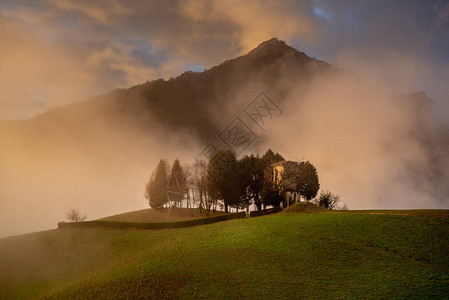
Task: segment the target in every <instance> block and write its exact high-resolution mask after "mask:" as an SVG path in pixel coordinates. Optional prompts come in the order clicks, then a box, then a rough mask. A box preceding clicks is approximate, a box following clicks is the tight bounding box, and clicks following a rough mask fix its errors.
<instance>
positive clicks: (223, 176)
mask: <svg viewBox="0 0 449 300" xmlns="http://www.w3.org/2000/svg"><path fill="white" fill-rule="evenodd" d="M207 171H208V183H209V186H208V188H209V195H210V196H211V197H213V198H215V199H222V200H223V202H224V207H225V212H228V207H229V206H236V205H238V202H239V201H240V186H241V184H240V182H239V179H240V171H239V168H238V164H237V157H236V155H235V154H234V152H232V151H231V150H219V151H217V152H215V153H214V155H212V157H211V158H210V160H209V165H208V170H207Z"/></svg>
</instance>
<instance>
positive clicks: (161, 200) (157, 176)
mask: <svg viewBox="0 0 449 300" xmlns="http://www.w3.org/2000/svg"><path fill="white" fill-rule="evenodd" d="M167 181H168V175H167V162H166V161H165V160H163V159H161V160H160V161H159V164H158V165H157V167H156V169H155V170H154V171H153V173H152V174H151V178H150V180H149V181H148V183H147V184H146V186H145V198H146V199H148V201H149V203H150V206H151V207H152V208H154V209H161V208H162V207H163V205H164V204H166V203H167V202H168V198H167Z"/></svg>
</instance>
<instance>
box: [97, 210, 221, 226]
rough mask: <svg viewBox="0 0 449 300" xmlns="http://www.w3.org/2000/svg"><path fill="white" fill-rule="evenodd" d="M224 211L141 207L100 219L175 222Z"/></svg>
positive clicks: (217, 214)
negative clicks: (140, 208)
mask: <svg viewBox="0 0 449 300" xmlns="http://www.w3.org/2000/svg"><path fill="white" fill-rule="evenodd" d="M223 214H224V212H221V211H216V212H212V211H210V212H206V211H205V210H202V211H201V212H200V210H199V209H198V208H195V209H190V208H172V209H171V210H169V209H168V208H164V209H163V210H162V211H159V210H155V209H152V208H147V209H142V210H138V211H132V212H127V213H123V214H118V215H113V216H110V217H106V218H103V219H99V220H101V221H117V222H137V223H146V222H177V221H186V220H192V219H197V218H205V217H209V216H219V215H223Z"/></svg>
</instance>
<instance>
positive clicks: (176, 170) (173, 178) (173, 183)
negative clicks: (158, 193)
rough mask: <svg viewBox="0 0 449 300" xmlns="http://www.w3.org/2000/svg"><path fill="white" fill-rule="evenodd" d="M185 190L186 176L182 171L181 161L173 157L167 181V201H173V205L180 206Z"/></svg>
mask: <svg viewBox="0 0 449 300" xmlns="http://www.w3.org/2000/svg"><path fill="white" fill-rule="evenodd" d="M186 190H187V177H186V174H185V173H184V171H183V169H182V167H181V163H180V162H179V160H178V159H175V161H174V162H173V165H172V169H171V172H170V176H169V181H168V191H167V193H168V201H170V202H173V203H174V204H175V206H180V204H181V201H182V199H184V196H185V194H186Z"/></svg>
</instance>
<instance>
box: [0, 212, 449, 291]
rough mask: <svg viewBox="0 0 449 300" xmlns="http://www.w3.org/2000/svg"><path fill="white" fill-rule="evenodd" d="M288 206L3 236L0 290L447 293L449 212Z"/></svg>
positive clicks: (0, 261) (0, 258)
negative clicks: (248, 213) (221, 216)
mask: <svg viewBox="0 0 449 300" xmlns="http://www.w3.org/2000/svg"><path fill="white" fill-rule="evenodd" d="M427 212H428V213H426V214H424V215H422V214H419V213H418V214H415V213H410V214H390V213H389V212H388V211H386V212H384V213H379V211H377V213H376V214H368V213H366V212H362V213H358V212H343V213H297V212H293V213H279V214H274V215H269V216H263V217H259V218H245V219H238V220H232V221H227V222H220V223H216V224H210V225H203V226H196V227H189V228H180V229H167V230H137V229H105V228H102V229H99V228H79V229H62V230H51V231H46V232H40V233H33V234H28V235H23V236H17V237H10V238H4V239H1V240H0V298H2V299H16V298H59V299H66V298H78V299H85V298H95V299H97V298H106V299H110V298H114V297H116V298H139V297H143V298H163V297H175V298H176V297H181V298H197V297H202V298H209V297H219V298H242V297H253V298H274V299H278V298H303V297H304V298H313V299H316V298H323V297H326V298H354V299H355V298H366V297H368V298H391V297H400V298H407V297H411V298H417V297H419V298H445V297H447V295H449V251H448V250H449V213H448V212H447V211H427Z"/></svg>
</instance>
